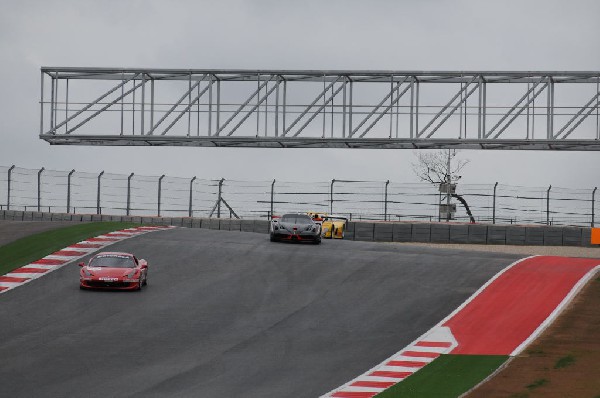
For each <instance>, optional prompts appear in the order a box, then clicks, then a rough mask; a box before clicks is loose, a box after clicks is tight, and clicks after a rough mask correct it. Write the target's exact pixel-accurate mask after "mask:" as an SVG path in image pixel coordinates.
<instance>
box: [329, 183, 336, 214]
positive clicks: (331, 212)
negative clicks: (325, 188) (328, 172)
mask: <svg viewBox="0 0 600 398" xmlns="http://www.w3.org/2000/svg"><path fill="white" fill-rule="evenodd" d="M334 183H335V178H334V179H333V180H331V188H330V189H329V214H333V184H334Z"/></svg>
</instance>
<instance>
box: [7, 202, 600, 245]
mask: <svg viewBox="0 0 600 398" xmlns="http://www.w3.org/2000/svg"><path fill="white" fill-rule="evenodd" d="M0 220H15V221H74V222H90V221H123V222H133V223H141V224H156V225H174V226H178V227H186V228H206V229H214V230H225V231H242V232H256V233H265V234H266V233H269V221H267V220H246V219H244V220H238V219H235V218H221V219H218V218H188V217H173V218H171V217H140V216H111V215H98V214H65V213H44V212H37V211H17V210H0ZM591 234H592V232H591V228H581V227H556V226H530V225H497V224H446V223H410V222H363V221H350V222H348V223H347V225H346V231H345V234H344V235H345V237H344V239H346V240H358V241H377V242H431V243H468V244H482V245H485V244H488V245H492V244H493V245H527V246H584V247H590V246H592V244H591ZM596 246H598V245H596Z"/></svg>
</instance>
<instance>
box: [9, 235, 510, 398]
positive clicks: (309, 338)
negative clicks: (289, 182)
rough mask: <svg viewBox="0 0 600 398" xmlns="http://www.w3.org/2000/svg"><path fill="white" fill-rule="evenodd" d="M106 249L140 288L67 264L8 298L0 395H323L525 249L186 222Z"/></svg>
mask: <svg viewBox="0 0 600 398" xmlns="http://www.w3.org/2000/svg"><path fill="white" fill-rule="evenodd" d="M109 250H122V251H129V252H132V253H134V254H136V255H137V256H138V257H140V258H145V259H147V260H148V262H149V274H148V275H149V276H148V286H147V288H145V290H143V291H141V292H106V291H80V290H79V288H78V282H79V280H78V272H79V267H77V265H76V264H75V263H73V264H70V265H67V266H65V267H64V268H62V269H60V270H57V271H55V272H52V273H50V274H48V275H46V276H44V277H42V278H39V279H37V280H34V281H32V282H31V283H28V284H26V285H24V286H22V287H19V288H17V289H14V290H11V291H9V292H7V293H5V294H2V295H0V396H1V397H13V398H17V397H82V396H85V397H103V398H104V397H245V398H253V397H257V398H258V397H260V398H265V397H294V398H300V397H318V396H320V395H321V394H324V393H326V392H328V391H329V390H331V389H333V388H335V387H338V386H339V385H341V384H343V383H345V382H347V381H349V380H350V379H352V378H354V377H355V376H357V375H358V374H360V373H362V372H364V371H365V370H367V369H369V368H371V367H372V366H374V365H376V364H378V363H379V362H381V361H382V360H384V359H385V358H387V357H389V356H390V355H392V354H394V353H395V352H397V351H398V350H400V349H401V348H403V347H404V346H405V345H407V344H409V343H410V342H412V341H413V340H414V339H416V338H417V337H418V336H420V335H421V334H422V333H424V332H425V331H427V330H428V329H429V328H430V327H432V326H433V325H435V324H436V323H437V322H439V321H440V320H441V319H442V318H444V317H445V316H446V315H448V314H449V313H450V312H451V311H452V310H454V309H455V308H456V307H457V306H459V305H460V304H461V303H462V302H463V301H464V300H465V299H466V298H467V297H469V296H470V295H471V294H472V293H473V292H474V291H475V290H477V289H478V288H479V287H480V286H481V285H482V284H483V283H485V282H486V281H487V280H488V279H489V278H490V277H491V276H493V275H494V274H495V273H496V272H498V271H499V270H501V269H502V268H504V267H505V266H506V265H508V264H510V263H511V262H513V261H514V260H515V259H517V258H519V256H515V255H507V254H498V253H483V252H466V251H464V252H463V251H456V250H439V249H429V248H422V247H411V246H399V245H394V244H386V243H371V242H351V241H339V240H336V241H331V240H324V241H323V243H322V244H321V245H318V246H317V245H310V244H308V245H303V244H289V243H271V242H269V238H268V235H265V234H255V233H242V232H229V231H214V230H206V229H184V228H178V229H174V230H169V231H161V232H154V233H150V234H147V235H143V236H140V237H137V238H134V239H130V240H126V241H124V242H120V243H117V244H115V245H113V246H111V247H110V249H109Z"/></svg>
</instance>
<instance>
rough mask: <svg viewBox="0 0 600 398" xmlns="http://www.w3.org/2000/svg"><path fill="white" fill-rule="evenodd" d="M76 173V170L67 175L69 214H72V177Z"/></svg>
mask: <svg viewBox="0 0 600 398" xmlns="http://www.w3.org/2000/svg"><path fill="white" fill-rule="evenodd" d="M73 173H75V169H73V170H71V171H70V172H69V175H67V213H70V212H71V176H72V175H73Z"/></svg>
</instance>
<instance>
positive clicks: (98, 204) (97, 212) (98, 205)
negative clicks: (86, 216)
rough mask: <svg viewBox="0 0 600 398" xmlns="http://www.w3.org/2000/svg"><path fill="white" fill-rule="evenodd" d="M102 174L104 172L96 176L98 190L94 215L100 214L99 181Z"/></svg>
mask: <svg viewBox="0 0 600 398" xmlns="http://www.w3.org/2000/svg"><path fill="white" fill-rule="evenodd" d="M103 174H104V170H102V171H101V172H100V174H98V190H97V196H96V214H102V208H101V207H100V180H101V179H102V175H103Z"/></svg>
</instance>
